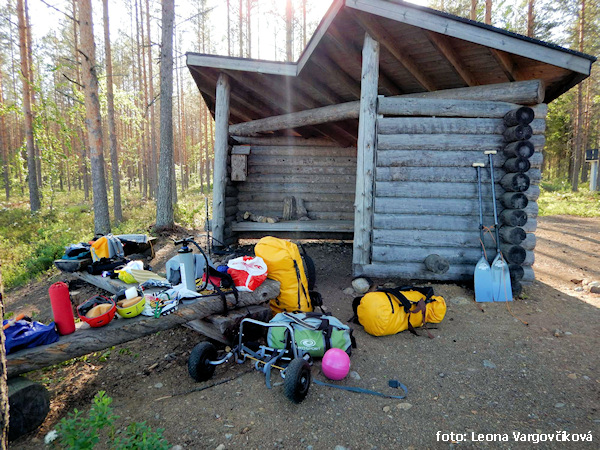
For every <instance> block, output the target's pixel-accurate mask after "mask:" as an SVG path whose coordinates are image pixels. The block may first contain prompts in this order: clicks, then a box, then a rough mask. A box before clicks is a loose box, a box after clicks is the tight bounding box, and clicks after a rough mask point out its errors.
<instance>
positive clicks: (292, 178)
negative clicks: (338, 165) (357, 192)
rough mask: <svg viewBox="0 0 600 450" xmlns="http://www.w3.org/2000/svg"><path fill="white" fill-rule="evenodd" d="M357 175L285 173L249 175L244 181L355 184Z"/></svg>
mask: <svg viewBox="0 0 600 450" xmlns="http://www.w3.org/2000/svg"><path fill="white" fill-rule="evenodd" d="M355 179H356V176H355V175H326V176H325V175H321V176H314V175H306V174H304V175H284V174H269V175H254V176H252V175H248V178H247V179H246V181H245V182H244V183H246V184H248V183H302V184H322V183H325V184H331V185H342V184H352V185H353V186H354V183H355Z"/></svg>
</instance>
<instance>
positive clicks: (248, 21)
mask: <svg viewBox="0 0 600 450" xmlns="http://www.w3.org/2000/svg"><path fill="white" fill-rule="evenodd" d="M251 10H252V0H246V58H252V14H251Z"/></svg>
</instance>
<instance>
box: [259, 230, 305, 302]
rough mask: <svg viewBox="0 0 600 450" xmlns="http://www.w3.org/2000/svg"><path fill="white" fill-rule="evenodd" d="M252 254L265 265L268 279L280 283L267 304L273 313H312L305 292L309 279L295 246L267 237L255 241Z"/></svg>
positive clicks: (291, 243)
mask: <svg viewBox="0 0 600 450" xmlns="http://www.w3.org/2000/svg"><path fill="white" fill-rule="evenodd" d="M254 253H255V254H256V256H260V257H261V258H262V259H263V261H264V262H265V263H266V264H267V273H268V275H267V277H268V278H271V279H272V280H277V281H279V283H281V288H280V291H279V296H278V297H277V298H275V299H273V300H271V303H270V306H271V309H272V310H273V312H274V313H275V314H277V313H280V312H282V311H288V312H311V311H312V310H313V306H312V304H311V301H310V295H309V292H308V280H307V278H306V273H305V272H304V264H303V263H302V257H301V256H300V251H299V250H298V246H297V245H296V244H294V243H293V242H290V241H286V240H283V239H278V238H275V237H272V236H267V237H264V238H262V239H261V240H260V241H258V243H257V244H256V246H255V247H254Z"/></svg>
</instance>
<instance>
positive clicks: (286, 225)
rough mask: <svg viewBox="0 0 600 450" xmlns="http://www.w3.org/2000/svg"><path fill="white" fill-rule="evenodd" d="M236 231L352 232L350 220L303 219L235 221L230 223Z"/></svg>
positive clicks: (352, 226)
mask: <svg viewBox="0 0 600 450" xmlns="http://www.w3.org/2000/svg"><path fill="white" fill-rule="evenodd" d="M232 229H233V230H234V231H236V232H244V231H246V232H266V233H277V232H287V231H290V232H310V233H329V232H341V233H353V232H354V221H352V220H346V221H344V220H304V221H290V222H277V223H256V222H236V223H233V224H232Z"/></svg>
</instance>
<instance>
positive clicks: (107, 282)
mask: <svg viewBox="0 0 600 450" xmlns="http://www.w3.org/2000/svg"><path fill="white" fill-rule="evenodd" d="M63 273H64V272H63ZM70 275H72V276H74V277H75V278H79V279H80V280H83V281H85V282H86V283H90V284H91V285H93V286H96V287H99V288H100V289H104V290H105V291H107V292H110V293H111V294H116V293H117V292H119V291H120V290H121V289H127V288H129V287H131V286H133V285H132V284H127V283H125V282H124V281H121V280H119V279H118V278H115V279H113V278H108V277H103V276H101V275H92V274H91V273H89V272H87V271H84V270H80V271H78V272H70Z"/></svg>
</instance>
